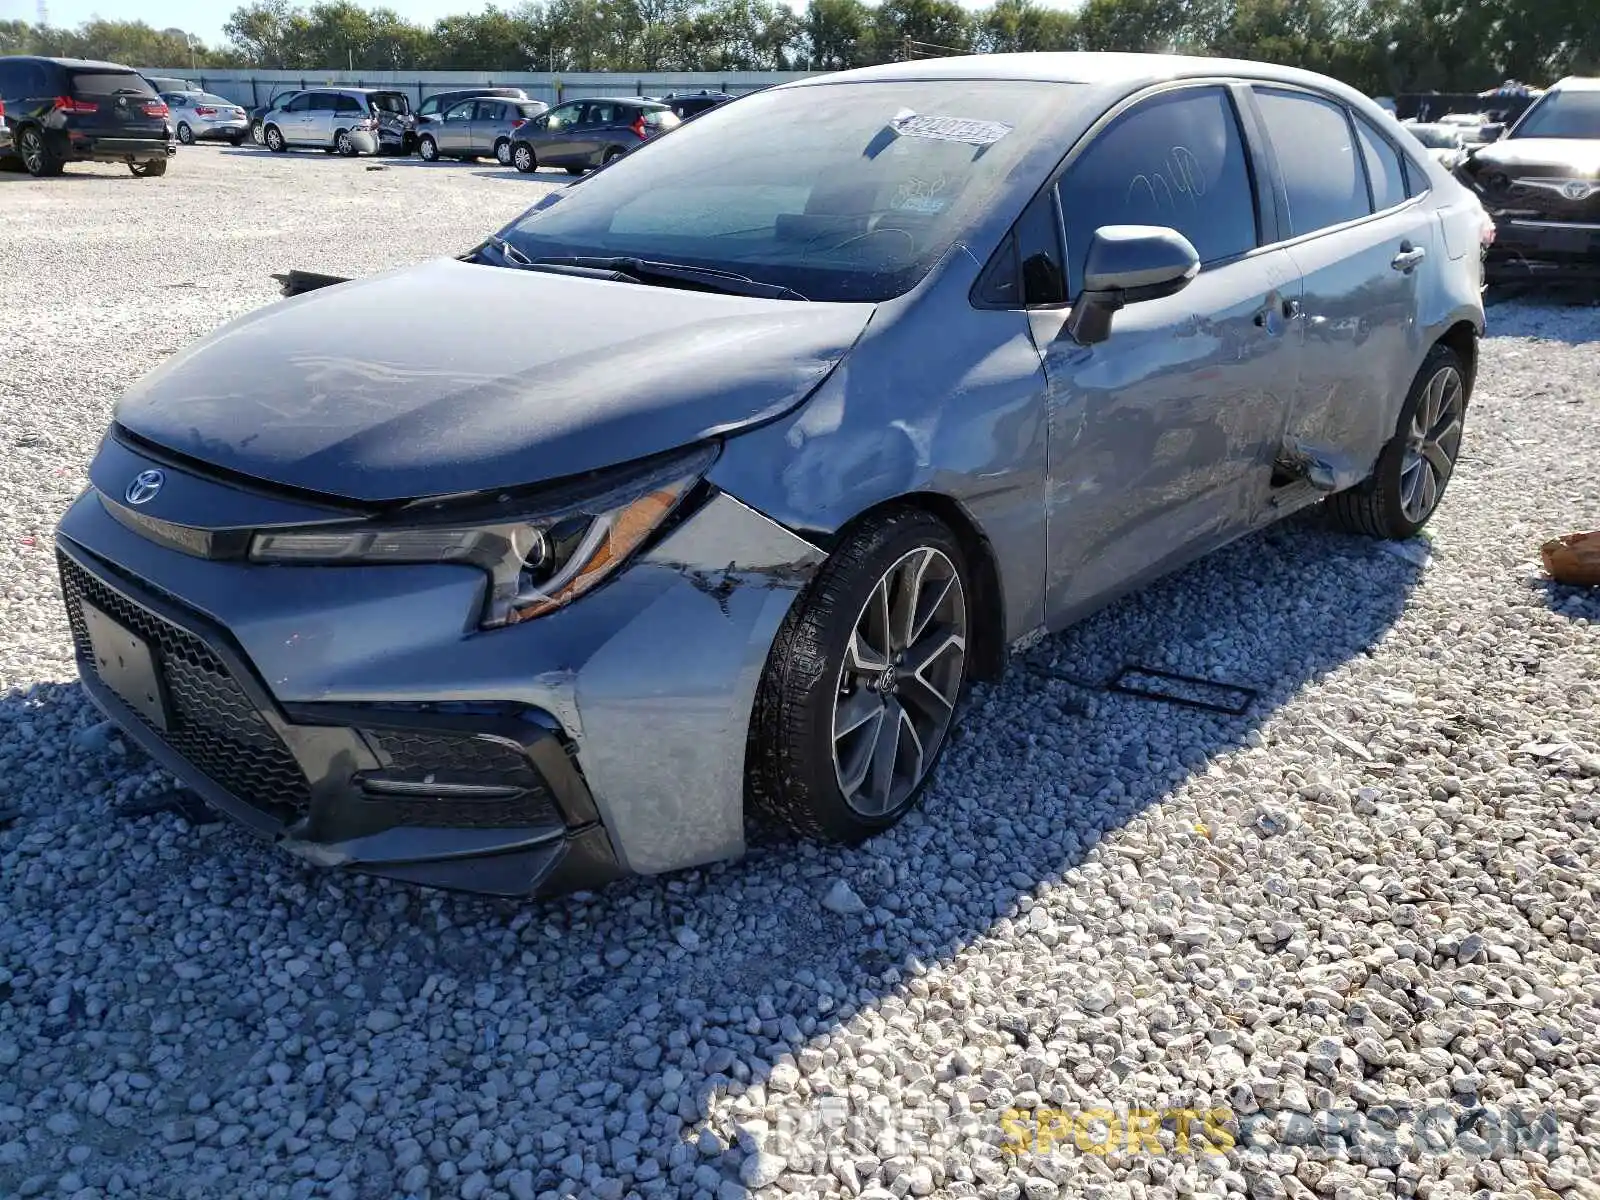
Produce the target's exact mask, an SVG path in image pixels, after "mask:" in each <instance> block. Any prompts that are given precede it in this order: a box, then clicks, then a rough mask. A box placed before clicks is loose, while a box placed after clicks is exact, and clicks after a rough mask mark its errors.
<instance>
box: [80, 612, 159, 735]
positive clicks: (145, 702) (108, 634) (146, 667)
mask: <svg viewBox="0 0 1600 1200" xmlns="http://www.w3.org/2000/svg"><path fill="white" fill-rule="evenodd" d="M81 603H82V607H83V623H84V625H85V626H87V627H88V630H89V647H90V649H91V651H92V652H93V654H94V666H95V671H96V673H98V674H99V676H100V680H101V682H103V683H104V684H105V685H106V686H107V687H108V688H110V689H111V690H112V691H113V692H115V693H116V694H117V695H118V696H119V697H120V698H121V699H122V701H123V702H124V703H125V704H127V705H128V707H130V708H132V709H133V710H134V711H135V712H136V713H138V714H139V715H140V716H141V717H143V718H144V719H145V720H146V721H149V722H150V724H152V725H154V726H155V727H156V728H157V729H159V730H161V731H162V732H166V730H167V727H168V721H167V712H168V708H167V693H166V688H165V686H164V685H163V682H162V679H161V673H160V671H158V670H157V669H156V660H155V654H154V652H153V651H152V650H151V649H150V644H149V643H148V642H146V641H145V640H144V639H143V638H141V637H139V636H138V635H137V634H135V633H134V632H133V631H132V630H131V629H127V628H125V627H124V626H122V625H119V624H118V623H117V622H116V621H113V620H112V619H111V618H110V617H108V616H107V615H106V614H105V613H103V612H101V611H100V610H99V609H98V608H96V607H95V606H94V605H92V604H90V603H89V602H88V601H87V600H85V601H82V602H81Z"/></svg>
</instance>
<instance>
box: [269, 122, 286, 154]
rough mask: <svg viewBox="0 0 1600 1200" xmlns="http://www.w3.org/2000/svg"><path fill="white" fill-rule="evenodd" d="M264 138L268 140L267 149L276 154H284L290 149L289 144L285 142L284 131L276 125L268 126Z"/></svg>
mask: <svg viewBox="0 0 1600 1200" xmlns="http://www.w3.org/2000/svg"><path fill="white" fill-rule="evenodd" d="M264 136H265V137H266V139H267V149H268V150H271V151H272V152H273V153H274V154H282V153H283V152H284V151H285V150H287V149H288V148H289V143H288V142H286V141H284V140H283V130H281V129H279V128H278V127H277V126H276V125H268V126H267V131H266V134H265V135H264Z"/></svg>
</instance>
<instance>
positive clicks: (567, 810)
mask: <svg viewBox="0 0 1600 1200" xmlns="http://www.w3.org/2000/svg"><path fill="white" fill-rule="evenodd" d="M284 707H285V711H286V713H287V714H288V715H289V717H290V718H291V719H293V720H294V721H297V722H302V723H304V724H306V725H311V726H337V727H340V728H356V729H372V730H380V729H390V730H397V731H407V732H415V733H429V732H436V733H444V734H453V735H455V736H457V737H489V738H494V739H496V740H498V741H501V742H509V743H511V744H513V745H515V746H517V747H518V749H520V750H521V752H522V754H523V755H524V756H525V757H526V758H527V759H528V761H529V762H530V763H532V764H533V768H534V769H535V770H536V771H538V772H539V774H540V775H541V776H543V777H544V781H545V783H546V784H547V785H548V786H549V788H550V791H551V794H552V795H553V796H554V797H555V802H556V806H557V807H558V808H559V809H560V810H561V814H562V817H563V818H564V819H565V821H566V823H567V826H568V827H569V828H577V827H581V826H585V825H590V824H594V823H595V822H598V821H599V820H600V811H599V809H598V808H597V807H596V806H595V802H594V797H593V795H591V794H590V792H589V785H588V784H587V783H586V782H585V781H584V778H583V775H582V774H581V773H580V772H579V770H578V768H577V765H576V763H575V762H574V761H573V758H572V755H571V754H570V753H569V752H568V750H567V749H566V747H565V745H564V744H563V743H562V741H561V739H560V737H559V736H558V735H557V734H556V733H554V732H553V731H551V729H550V728H549V727H548V726H546V725H544V724H543V723H542V722H541V723H535V722H532V721H525V720H522V719H521V718H520V717H516V716H509V715H500V716H496V715H493V714H484V715H478V714H474V713H447V712H439V711H437V710H433V709H428V708H426V707H424V708H421V709H411V710H406V709H394V708H386V707H383V706H381V705H339V704H289V705H285V706H284ZM508 707H509V706H508ZM529 711H534V710H529ZM381 765H382V764H380V767H379V769H381Z"/></svg>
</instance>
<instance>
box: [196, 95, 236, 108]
mask: <svg viewBox="0 0 1600 1200" xmlns="http://www.w3.org/2000/svg"><path fill="white" fill-rule="evenodd" d="M195 102H196V103H197V104H222V105H226V106H227V107H228V108H237V107H238V105H236V104H234V102H233V101H232V100H229V99H228V98H227V97H225V96H217V95H213V94H212V93H210V92H201V93H199V94H198V95H197V96H196V97H195Z"/></svg>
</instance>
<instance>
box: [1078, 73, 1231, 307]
mask: <svg viewBox="0 0 1600 1200" xmlns="http://www.w3.org/2000/svg"><path fill="white" fill-rule="evenodd" d="M1059 188H1060V193H1061V212H1062V215H1063V216H1064V218H1065V220H1066V229H1067V263H1068V279H1069V283H1070V286H1071V289H1072V294H1073V295H1076V294H1077V293H1078V290H1079V288H1080V287H1081V286H1082V284H1083V264H1084V259H1085V258H1086V257H1087V256H1088V253H1089V242H1090V240H1091V239H1092V238H1093V237H1094V231H1095V230H1096V229H1098V228H1100V226H1102V225H1161V226H1166V227H1167V228H1169V229H1176V230H1177V231H1178V232H1179V233H1181V234H1183V236H1184V237H1186V238H1188V239H1189V241H1190V242H1191V243H1193V245H1194V248H1195V250H1196V251H1197V252H1198V253H1199V255H1200V261H1201V263H1203V264H1210V263H1217V262H1222V261H1224V260H1226V259H1229V258H1234V257H1237V256H1238V255H1240V254H1243V253H1245V252H1246V251H1249V250H1253V249H1254V248H1255V246H1256V244H1257V229H1256V199H1255V188H1254V185H1253V183H1252V181H1251V177H1250V167H1249V164H1248V162H1247V161H1246V158H1245V150H1244V140H1243V138H1242V136H1241V135H1240V132H1239V118H1238V116H1237V114H1236V113H1235V112H1234V108H1233V100H1232V98H1231V97H1230V96H1229V95H1228V93H1227V92H1226V91H1225V90H1224V89H1223V88H1220V87H1196V88H1183V89H1180V90H1177V91H1172V92H1164V93H1162V94H1160V95H1157V96H1152V97H1151V98H1150V99H1148V100H1145V101H1143V102H1141V103H1140V104H1138V105H1137V106H1136V107H1134V108H1132V109H1130V110H1129V111H1127V112H1126V113H1124V114H1123V115H1122V116H1120V117H1118V118H1117V119H1116V120H1115V121H1114V122H1112V124H1111V125H1109V126H1108V127H1107V128H1105V129H1104V130H1102V131H1101V132H1100V133H1098V134H1096V135H1095V139H1094V141H1093V142H1092V143H1090V145H1089V147H1088V148H1087V149H1086V150H1085V151H1084V152H1083V153H1082V154H1080V155H1079V156H1078V158H1077V160H1076V161H1075V162H1074V163H1073V164H1072V166H1071V167H1069V168H1068V169H1067V173H1066V175H1065V176H1064V177H1063V179H1062V180H1061V183H1060V184H1059Z"/></svg>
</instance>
